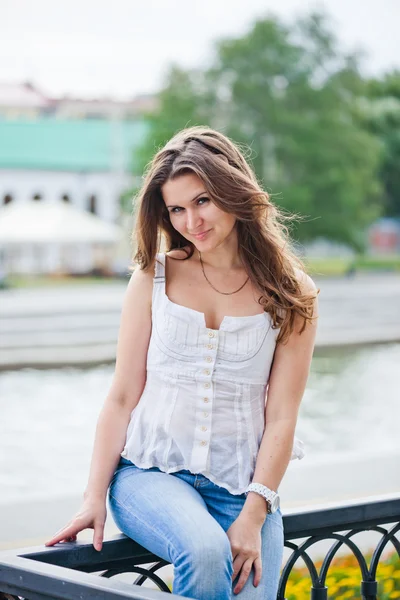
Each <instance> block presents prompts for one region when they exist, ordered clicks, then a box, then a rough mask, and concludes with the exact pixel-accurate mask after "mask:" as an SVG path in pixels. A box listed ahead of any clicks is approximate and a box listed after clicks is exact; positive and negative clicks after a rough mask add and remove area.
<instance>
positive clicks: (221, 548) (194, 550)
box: [176, 528, 233, 577]
mask: <svg viewBox="0 0 400 600" xmlns="http://www.w3.org/2000/svg"><path fill="white" fill-rule="evenodd" d="M180 554H181V556H180V557H177V561H176V562H179V558H181V560H182V559H183V560H184V561H185V562H186V563H190V564H191V565H192V566H193V568H194V569H195V570H196V571H201V572H203V573H204V575H205V576H207V577H208V576H209V575H210V573H211V572H215V573H221V569H222V570H225V571H226V572H229V573H230V575H232V573H233V566H232V551H231V546H230V543H229V539H228V536H227V535H226V533H225V532H224V531H223V529H222V528H221V531H218V534H216V533H215V532H213V533H209V534H208V535H207V534H205V535H198V534H197V535H196V536H193V537H192V538H191V540H190V541H189V542H188V541H187V543H186V546H185V548H183V549H182V551H181V553H180Z"/></svg>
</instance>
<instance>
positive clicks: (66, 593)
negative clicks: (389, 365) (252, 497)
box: [0, 498, 400, 600]
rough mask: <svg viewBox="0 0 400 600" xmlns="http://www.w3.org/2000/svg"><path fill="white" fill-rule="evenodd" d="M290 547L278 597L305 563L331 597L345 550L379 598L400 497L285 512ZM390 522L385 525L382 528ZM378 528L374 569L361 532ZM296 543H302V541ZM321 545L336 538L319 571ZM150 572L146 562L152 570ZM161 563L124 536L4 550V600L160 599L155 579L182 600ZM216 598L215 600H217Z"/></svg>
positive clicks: (321, 595)
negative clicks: (329, 581) (332, 576)
mask: <svg viewBox="0 0 400 600" xmlns="http://www.w3.org/2000/svg"><path fill="white" fill-rule="evenodd" d="M283 520H284V528H285V546H286V547H287V548H288V549H290V550H291V555H290V557H289V558H288V559H287V561H286V564H284V565H283V569H282V573H281V579H280V585H279V591H278V596H277V600H285V589H286V585H287V581H288V578H289V575H290V573H291V570H292V569H293V567H294V566H295V564H296V562H297V561H298V560H299V559H300V558H301V559H302V560H303V561H304V563H305V565H306V566H307V568H308V571H309V573H310V579H311V589H310V598H311V600H327V598H328V588H327V587H326V576H327V572H328V569H329V567H330V565H331V563H332V560H333V559H334V557H335V555H336V554H337V552H338V551H339V549H340V548H342V547H343V546H344V545H345V546H347V548H348V550H349V552H351V553H353V554H354V556H355V558H356V560H357V562H358V565H359V567H360V595H361V596H362V598H363V600H376V598H377V588H378V585H377V580H376V572H377V567H378V563H379V560H380V558H381V556H382V553H383V551H384V550H385V548H386V547H387V546H388V545H392V546H393V547H394V549H395V550H396V552H397V554H398V555H399V558H400V541H399V539H398V537H397V534H398V532H399V531H400V498H394V499H393V498H391V499H381V500H377V501H366V502H359V503H351V504H343V505H339V506H335V507H333V508H321V509H318V510H307V511H301V512H296V513H293V514H288V515H284V517H283ZM383 525H385V526H384V527H383ZM367 530H373V531H376V532H377V533H378V535H379V536H380V539H379V542H378V543H377V545H376V548H375V550H374V552H373V555H372V559H371V561H370V564H369V565H368V564H367V561H366V559H365V557H364V555H363V553H362V551H361V550H360V548H359V547H358V546H357V544H356V543H355V542H354V539H353V538H354V535H355V534H356V533H359V532H360V531H367ZM294 540H301V541H300V542H298V543H296V542H295V541H294ZM320 540H333V543H332V545H331V547H330V549H329V550H328V552H327V553H326V556H325V558H324V560H323V563H322V566H321V568H320V571H319V572H318V571H317V568H316V566H315V564H314V561H313V560H312V558H311V557H310V555H309V550H310V548H312V546H314V545H315V544H316V543H317V542H319V541H320ZM149 563H153V564H152V565H151V566H150V567H149V566H147V568H144V567H143V566H141V565H148V564H149ZM166 564H168V563H166V562H165V561H162V560H160V559H159V558H158V557H157V556H154V555H153V554H151V553H150V552H148V551H147V550H145V549H144V548H142V547H141V546H139V545H138V544H136V543H135V542H133V541H132V540H130V539H129V538H127V537H125V536H124V535H117V536H114V537H113V538H111V539H109V540H107V541H105V542H104V545H103V549H102V551H101V552H97V551H96V550H94V548H93V546H92V544H87V543H82V542H73V543H68V544H67V543H65V544H59V545H58V546H56V547H53V548H45V547H44V546H40V547H34V548H24V549H20V550H13V551H8V552H2V553H0V599H1V598H7V599H16V600H19V599H20V598H23V599H24V600H50V599H63V600H76V599H77V598H79V599H80V600H86V599H87V600H89V599H90V600H94V599H96V598H101V599H104V600H117V599H121V598H131V599H132V598H135V599H136V600H160V599H161V598H162V597H163V594H162V593H161V594H160V591H157V590H152V589H149V588H144V587H142V584H143V583H144V582H145V581H146V580H151V581H153V582H154V584H155V585H156V586H157V587H158V588H159V590H161V592H163V593H164V594H167V593H168V598H178V596H175V595H173V594H171V593H170V591H169V589H168V586H167V585H166V583H165V582H164V581H162V579H161V578H160V577H159V576H158V575H157V571H158V570H159V569H160V568H161V567H163V566H165V565H166ZM120 573H136V574H137V575H138V576H137V578H136V580H135V582H134V584H133V585H131V584H127V583H125V582H122V581H118V580H115V579H113V577H114V576H115V575H118V574H120ZM210 600H211V599H210Z"/></svg>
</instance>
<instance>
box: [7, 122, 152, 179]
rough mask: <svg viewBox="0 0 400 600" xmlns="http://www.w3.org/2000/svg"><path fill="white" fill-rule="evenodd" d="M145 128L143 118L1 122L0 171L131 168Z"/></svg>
mask: <svg viewBox="0 0 400 600" xmlns="http://www.w3.org/2000/svg"><path fill="white" fill-rule="evenodd" d="M146 130H147V125H146V123H145V122H144V121H143V120H141V121H139V120H138V121H108V120H105V119H104V120H102V119H86V120H83V119H82V120H64V119H55V118H42V119H38V120H17V121H8V120H4V121H2V120H0V169H41V170H51V171H111V170H114V169H116V168H123V169H124V170H125V171H130V169H131V165H132V154H133V151H134V149H135V148H137V146H138V145H140V144H141V143H142V141H143V138H144V136H145V134H146Z"/></svg>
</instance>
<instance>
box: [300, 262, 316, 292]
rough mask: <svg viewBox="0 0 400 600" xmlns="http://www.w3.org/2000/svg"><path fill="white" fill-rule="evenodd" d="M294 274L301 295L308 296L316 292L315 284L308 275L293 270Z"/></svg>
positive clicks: (301, 271)
mask: <svg viewBox="0 0 400 600" xmlns="http://www.w3.org/2000/svg"><path fill="white" fill-rule="evenodd" d="M295 273H296V277H297V281H298V282H299V284H300V289H301V291H302V293H303V294H309V293H312V292H317V291H318V288H317V286H316V285H315V282H314V281H313V280H312V279H311V277H310V276H309V275H307V273H305V271H303V270H302V269H297V268H295Z"/></svg>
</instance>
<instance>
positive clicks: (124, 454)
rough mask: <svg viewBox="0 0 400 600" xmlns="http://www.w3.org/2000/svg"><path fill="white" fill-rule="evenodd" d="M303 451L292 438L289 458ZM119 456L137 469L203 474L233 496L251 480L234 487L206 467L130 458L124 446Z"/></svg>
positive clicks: (301, 455)
mask: <svg viewBox="0 0 400 600" xmlns="http://www.w3.org/2000/svg"><path fill="white" fill-rule="evenodd" d="M304 454H305V452H304V443H303V442H302V441H301V440H299V439H297V438H295V440H294V444H293V451H292V456H291V458H290V460H294V459H296V458H297V459H301V458H303V456H304ZM121 456H122V457H123V458H126V459H128V460H130V461H131V462H132V463H133V464H134V465H135V466H136V467H139V469H151V468H152V467H157V469H160V471H162V472H163V473H176V472H177V471H189V472H190V473H192V475H204V477H207V479H209V480H210V481H211V483H214V484H215V485H218V486H219V487H222V488H224V489H225V490H227V491H228V492H229V493H231V494H233V495H234V496H240V495H241V494H244V493H245V491H246V489H247V487H248V485H249V484H250V483H251V481H249V482H248V484H247V485H245V486H244V487H241V488H238V489H235V488H233V487H232V486H230V485H229V484H228V483H226V482H224V481H221V480H220V479H218V477H215V475H213V474H212V473H210V471H207V470H206V469H202V470H201V471H196V472H195V473H194V472H193V471H192V470H191V468H190V466H189V465H186V464H184V463H183V464H181V465H174V466H173V467H165V466H164V465H160V464H158V463H157V461H155V460H154V461H151V462H149V461H147V462H146V461H139V460H137V459H134V460H132V459H130V458H129V456H128V453H127V451H126V448H125V449H124V450H123V451H122V452H121Z"/></svg>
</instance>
